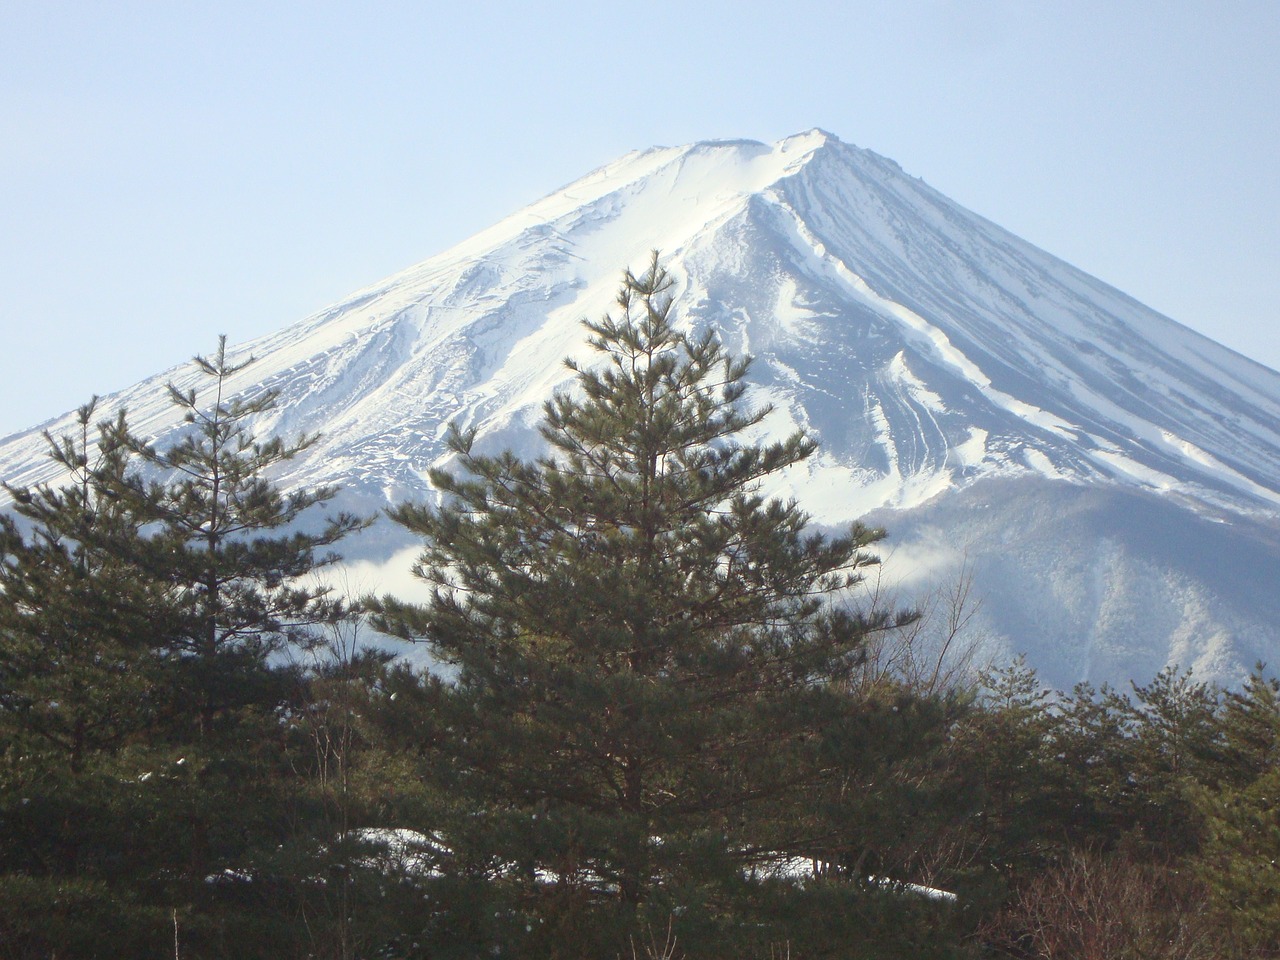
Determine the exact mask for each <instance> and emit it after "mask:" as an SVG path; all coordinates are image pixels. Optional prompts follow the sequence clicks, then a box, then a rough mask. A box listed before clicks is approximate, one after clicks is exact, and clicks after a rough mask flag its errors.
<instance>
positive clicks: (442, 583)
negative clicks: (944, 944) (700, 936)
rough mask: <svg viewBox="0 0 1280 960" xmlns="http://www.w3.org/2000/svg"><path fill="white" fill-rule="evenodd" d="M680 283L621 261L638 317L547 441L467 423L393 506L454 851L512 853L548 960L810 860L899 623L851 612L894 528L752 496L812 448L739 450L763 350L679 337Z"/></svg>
mask: <svg viewBox="0 0 1280 960" xmlns="http://www.w3.org/2000/svg"><path fill="white" fill-rule="evenodd" d="M672 287H673V280H672V278H671V277H670V276H668V274H667V273H666V272H665V271H664V270H663V269H662V268H661V267H660V266H659V264H658V260H657V257H656V255H655V257H654V259H653V261H652V262H651V264H650V265H649V268H648V270H647V271H646V272H644V273H643V274H642V275H639V276H636V275H634V274H632V273H630V272H628V273H626V275H625V277H624V282H623V286H622V290H621V293H620V295H619V298H618V305H619V309H620V315H619V316H617V317H613V316H606V317H605V318H604V319H602V320H600V321H599V322H588V323H586V327H587V329H588V331H589V333H590V341H589V342H590V343H591V345H592V346H593V347H594V348H595V349H596V350H597V351H598V352H599V353H600V354H601V355H602V356H603V358H604V363H603V364H601V365H600V366H599V367H579V366H576V365H574V364H572V363H570V367H571V369H573V370H574V371H575V372H576V374H577V389H576V390H575V391H574V392H571V393H561V394H559V395H557V396H556V397H555V398H554V399H553V400H552V401H550V402H548V403H547V404H546V406H545V408H544V419H543V423H542V426H541V434H542V437H543V438H544V439H545V440H546V442H547V444H548V445H549V447H550V450H551V452H550V453H549V454H548V455H546V456H544V457H542V458H541V459H538V460H536V461H532V462H530V461H525V460H521V459H519V458H517V457H515V456H514V455H512V454H510V453H502V454H498V455H495V456H490V455H483V454H481V453H478V452H476V450H475V448H474V440H475V437H474V434H473V433H471V432H464V431H455V432H454V433H453V435H452V437H451V441H450V442H451V446H452V449H453V451H454V453H455V454H456V456H457V459H458V462H459V463H460V465H461V467H462V469H463V471H464V473H465V475H457V474H454V473H451V472H447V471H440V470H438V471H434V472H433V473H432V475H431V478H432V481H433V483H434V484H435V485H436V487H437V488H438V489H439V490H440V491H442V493H443V495H444V498H445V499H444V502H443V505H442V506H440V507H431V506H422V505H405V506H402V507H400V508H398V509H397V510H395V511H394V513H393V517H394V518H395V519H396V520H397V521H398V522H400V523H401V524H403V525H404V526H405V527H407V528H408V529H410V530H412V531H414V532H415V533H417V534H419V535H421V536H422V537H423V538H424V539H425V542H426V548H425V552H424V553H423V555H422V557H421V559H420V561H419V563H418V564H417V566H416V567H415V572H416V573H417V574H418V575H419V576H420V577H422V578H423V579H424V580H426V581H427V582H428V583H430V584H431V585H432V586H433V588H434V591H433V594H432V598H431V600H430V601H429V602H428V603H427V604H426V605H424V606H421V607H415V606H412V605H408V604H403V603H400V602H397V601H395V600H393V599H384V600H383V601H381V602H380V603H379V604H378V605H377V606H378V609H379V611H380V623H381V625H382V626H383V627H384V628H386V629H391V630H394V631H395V632H397V633H399V634H401V635H403V636H406V637H410V638H420V639H425V640H427V641H428V642H429V643H430V644H431V647H432V650H433V652H434V653H435V654H436V655H437V656H438V657H439V658H440V659H441V660H442V661H443V662H444V663H446V664H448V665H449V667H450V668H451V669H452V671H453V679H452V680H451V681H450V682H448V683H439V682H437V684H436V687H435V691H436V692H435V697H436V698H437V699H438V701H439V709H438V712H437V717H438V719H437V721H436V722H435V724H434V725H433V727H432V729H431V730H430V731H429V732H424V738H429V739H431V740H432V741H434V742H435V743H436V744H438V747H439V749H438V752H437V753H435V754H434V755H433V756H434V760H433V766H432V774H431V775H432V776H434V777H436V778H438V779H439V780H440V781H441V783H442V786H444V787H446V788H448V791H450V792H451V793H452V794H453V795H454V796H456V797H457V798H458V799H459V805H460V806H461V807H462V808H464V810H465V813H464V814H463V815H460V816H458V817H457V818H456V819H455V820H454V821H453V822H452V823H451V824H450V826H451V827H452V828H453V829H452V833H451V834H450V836H449V841H450V843H451V844H452V845H453V848H454V851H455V854H456V858H455V861H454V863H455V866H459V865H465V866H469V867H470V868H471V869H472V870H473V872H476V873H478V872H481V871H489V872H490V873H492V871H493V870H494V868H495V865H497V864H509V865H511V867H510V869H505V868H504V869H503V870H501V871H500V874H501V876H502V878H503V879H502V883H506V884H507V885H508V886H509V887H510V889H511V891H512V899H511V901H510V902H511V903H512V904H514V905H515V906H514V907H513V908H512V910H513V914H512V915H513V916H515V915H517V914H518V915H521V916H523V915H526V914H525V913H521V911H525V912H526V913H527V915H528V916H529V921H528V926H529V927H530V928H531V930H532V931H533V932H532V933H531V934H530V935H529V944H528V949H530V950H531V951H533V952H535V953H536V952H539V951H541V952H545V953H550V954H555V952H556V948H555V943H557V942H560V943H562V944H563V943H564V942H565V937H567V936H568V935H567V934H565V933H563V931H562V930H561V928H557V930H558V931H560V932H557V933H555V934H552V933H550V932H549V931H550V930H551V928H553V927H555V926H556V924H558V923H563V924H565V925H567V927H571V928H573V929H575V930H578V931H579V933H581V931H582V930H583V929H584V928H585V927H587V926H591V927H592V928H593V929H595V930H597V931H598V930H600V929H602V928H601V927H600V926H599V924H600V923H601V920H600V917H601V915H600V914H599V912H598V910H597V909H596V908H597V906H598V905H599V904H602V903H613V904H615V906H616V910H615V911H614V915H615V916H617V917H619V918H621V921H622V923H623V926H622V927H621V928H620V929H628V927H626V924H628V923H632V922H635V921H636V918H637V917H638V916H639V917H641V918H643V917H645V916H647V917H649V918H650V920H651V921H653V922H656V923H659V924H661V925H665V923H666V922H667V916H668V914H671V913H678V914H680V916H681V923H682V924H683V927H684V928H685V929H686V930H688V929H692V928H693V927H694V926H695V925H696V923H697V922H698V918H702V919H703V920H705V921H706V922H708V923H712V924H714V923H715V922H716V921H717V911H718V910H721V909H725V910H728V909H729V908H727V907H722V906H720V905H719V904H721V901H722V898H723V897H725V896H727V895H728V894H727V891H729V890H731V889H733V888H735V886H740V885H741V883H742V878H743V876H744V870H750V869H752V868H754V869H755V870H756V871H757V872H758V873H759V872H767V869H768V868H769V866H770V864H772V863H774V862H776V861H777V860H778V859H780V858H781V857H783V856H785V855H787V854H788V853H790V852H794V851H796V850H798V849H805V848H806V847H807V845H808V844H809V843H811V838H810V837H809V836H807V835H806V833H805V831H806V830H807V829H809V827H808V823H807V818H806V817H802V816H799V815H797V808H798V805H800V804H801V803H802V802H803V798H804V797H805V795H806V792H807V791H809V790H811V789H813V788H814V787H815V786H816V785H817V784H820V783H823V782H825V780H826V779H828V778H830V777H831V776H834V766H833V765H831V764H825V765H824V763H823V762H821V753H822V751H821V749H820V746H819V741H820V740H821V736H822V733H823V731H824V729H825V728H826V727H827V725H829V724H830V723H832V722H834V721H835V720H837V719H838V718H840V717H841V716H843V715H844V714H845V713H846V712H847V711H848V710H849V708H850V698H849V695H848V692H847V690H848V687H847V685H846V684H845V681H847V680H848V679H849V677H850V676H851V674H852V672H853V671H854V670H855V669H856V667H857V665H858V663H859V659H860V647H861V644H862V642H863V640H864V638H866V637H867V636H868V634H869V633H871V632H872V631H876V630H881V629H885V628H887V627H889V626H891V625H892V624H893V623H894V622H896V621H895V617H894V616H893V615H890V614H888V613H879V614H874V615H860V614H858V613H855V612H854V611H853V609H852V608H851V607H850V606H849V605H847V604H841V603H839V602H836V601H837V599H838V598H839V597H840V596H841V595H842V592H843V591H845V590H847V589H848V588H849V587H851V586H853V585H854V584H856V583H857V582H858V581H859V580H860V577H861V573H860V571H862V570H863V569H864V568H865V567H866V566H868V565H869V564H873V563H875V562H876V561H875V558H874V557H873V556H872V555H871V554H869V553H868V552H867V551H866V548H867V547H869V546H870V545H872V544H873V543H874V542H876V540H878V539H879V538H880V536H881V534H880V532H879V531H874V530H868V529H865V528H863V527H861V526H857V525H855V526H854V527H853V529H852V530H851V531H850V532H849V533H847V534H846V535H844V536H838V537H834V538H826V537H824V536H821V535H818V534H814V533H810V532H808V531H807V521H808V518H807V516H806V514H805V513H804V512H803V511H802V510H801V509H800V508H799V507H798V506H797V505H796V504H795V503H793V502H786V501H781V500H771V499H767V498H765V497H764V496H763V495H762V494H761V493H760V492H759V486H760V483H761V481H763V480H764V479H765V478H767V477H769V476H771V475H773V474H775V473H777V472H778V471H780V470H783V469H785V468H787V467H790V466H792V465H794V464H796V463H799V462H801V461H803V460H804V459H805V458H807V457H809V456H810V455H812V453H813V452H814V449H815V445H814V443H813V441H812V440H810V439H808V438H807V437H805V436H804V435H802V434H800V433H796V434H794V435H792V436H790V437H788V438H787V439H785V440H783V441H780V442H776V443H770V444H763V445H762V444H755V443H750V442H746V441H744V439H743V436H744V434H745V433H747V432H748V431H750V430H751V429H752V428H755V427H757V426H758V425H760V424H761V423H762V422H763V421H764V419H765V418H766V417H767V416H768V415H769V413H770V410H769V408H768V407H760V408H756V409H748V408H747V407H745V405H744V395H745V392H746V383H745V380H744V377H745V375H746V372H747V367H748V362H747V361H745V360H736V359H733V358H732V357H730V356H728V355H727V353H726V352H725V350H724V348H723V347H722V346H721V344H720V343H719V341H718V340H717V339H716V338H715V336H714V335H712V334H710V333H708V334H706V335H703V336H697V337H695V336H691V335H689V334H686V333H683V332H681V331H680V330H679V329H678V328H677V326H676V324H675V322H674V318H673V307H674V304H673V300H672V297H671V289H672ZM898 619H899V620H906V619H908V618H907V617H906V616H905V615H903V616H902V617H899V618H898ZM442 815H443V814H442ZM459 869H461V866H459ZM548 879H550V880H551V882H549V883H547V882H540V881H546V880H548ZM498 886H501V883H499V884H498ZM575 917H578V918H579V919H577V920H575V919H573V918H575ZM582 917H589V918H591V919H590V920H582V919H581V918H582ZM719 919H721V920H723V919H724V917H723V916H720V918H719ZM513 923H515V925H516V927H517V928H519V927H521V926H522V924H521V923H520V922H519V921H513ZM540 938H541V939H540ZM538 944H541V946H539V945H538ZM569 944H570V945H568V946H563V947H562V949H563V950H564V951H565V952H566V953H568V954H573V953H574V951H580V950H582V949H583V946H582V944H581V943H574V942H573V941H571V940H570V941H569ZM613 948H614V949H616V948H617V946H616V944H615V945H614V947H613ZM575 955H578V954H575Z"/></svg>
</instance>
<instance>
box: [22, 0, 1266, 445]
mask: <svg viewBox="0 0 1280 960" xmlns="http://www.w3.org/2000/svg"><path fill="white" fill-rule="evenodd" d="M1278 50H1280V2H1277V0H1212V2H1197V0H1181V2H1178V0H1175V2H1171V3H1162V4H1157V3H1152V2H1150V0H1143V2H1129V0H1107V2H1094V0H1072V2H1054V0H877V2H857V0H844V2H819V0H791V2H789V3H787V4H785V5H784V4H782V3H781V2H774V3H763V2H749V0H739V2H698V0H685V2H681V3H675V2H665V0H649V2H646V3H642V4H607V3H601V2H599V0H594V2H563V3H556V2H550V0H548V2H543V3H531V2H509V3H498V2H483V0H472V2H469V3H462V2H457V0H451V2H448V3H436V2H429V0H419V2H383V0H362V2H361V3H358V4H357V3H350V2H329V0H308V2H303V0H296V2H291V3H285V2H276V0H252V2H239V0H218V2H216V3H199V4H197V3H194V2H185V0H162V2H160V0H157V2H137V0H114V2H111V3H106V2H87V0H86V2H69V0H41V2H30V3H27V2H21V0H0V333H3V338H2V339H0V435H3V434H7V433H10V432H13V431H15V430H18V429H20V428H23V427H26V426H31V425H33V424H35V423H38V422H40V421H42V420H45V419H47V418H48V417H51V416H54V415H56V414H59V413H62V412H64V411H66V410H69V409H71V408H73V407H75V406H77V405H78V404H80V403H82V402H83V401H85V400H87V399H88V398H89V396H90V395H92V394H94V393H107V392H110V391H112V390H116V389H119V388H122V387H124V386H127V385H129V384H131V383H133V382H135V381H137V380H139V379H141V378H142V377H144V376H146V375H149V374H152V373H156V372H159V371H161V370H164V369H166V368H168V367H171V366H173V365H174V364H177V363H181V362H182V361H183V360H184V359H186V358H188V357H189V356H190V355H191V354H193V353H198V352H207V351H208V350H209V349H211V348H212V347H213V345H214V343H215V341H216V337H217V335H218V334H219V333H226V334H228V335H229V337H230V338H231V340H232V341H241V340H245V339H248V338H250V337H254V336H258V335H260V334H264V333H268V332H271V331H274V330H277V329H279V328H281V327H283V326H286V325H288V324H289V323H291V322H293V321H296V320H299V319H301V318H303V317H304V316H306V315H307V314H309V313H312V312H313V311H315V310H318V309H320V308H322V307H324V306H326V305H328V304H330V303H332V302H333V301H335V300H337V299H339V298H341V297H342V296H344V295H345V294H347V293H350V292H351V291H353V290H355V289H357V288H359V287H362V286H365V285H367V284H369V283H372V282H374V281H376V280H378V279H381V278H382V277H383V276H385V275H387V274H390V273H393V272H395V271H397V270H399V269H402V268H404V267H407V266H409V265H411V264H413V263H415V262H417V261H419V260H422V259H425V258H426V257H428V256H430V255H432V254H435V253H438V252H440V251H442V250H444V249H446V248H447V247H449V246H451V245H452V244H454V243H456V242H458V241H460V240H462V239H465V238H466V237H467V236H469V235H470V234H472V233H474V232H476V231H477V230H480V229H482V228H484V227H485V226H488V225H489V224H490V223H492V222H493V221H495V220H497V219H499V218H500V217H502V216H504V215H506V214H508V213H511V212H514V211H515V210H516V209H518V208H519V207H521V206H523V205H525V204H527V203H529V202H532V201H533V200H536V199H538V198H539V197H541V196H543V195H544V194H546V193H549V192H550V191H552V190H554V189H556V188H557V187H560V186H562V185H564V184H565V183H567V182H569V181H570V180H573V179H575V178H577V177H578V176H580V175H582V174H585V173H587V172H588V171H590V170H591V169H593V168H595V167H597V166H599V165H600V164H602V163H605V162H607V161H609V160H611V159H613V158H614V157H616V156H619V155H621V154H623V153H625V152H627V151H629V150H633V149H637V148H644V147H649V146H654V145H658V144H662V145H673V144H681V143H688V142H691V141H695V140H705V139H716V138H744V137H745V138H752V139H757V140H776V139H779V138H781V137H784V136H787V135H789V134H792V133H796V132H799V131H801V130H805V129H808V128H810V127H814V126H820V127H823V128H824V129H826V130H829V131H831V132H832V133H835V134H836V135H837V136H839V137H840V138H841V139H843V140H845V141H847V142H850V143H856V144H857V145H859V146H863V147H869V148H871V149H873V150H875V151H876V152H878V153H881V154H884V155H886V156H889V157H892V158H893V159H895V160H896V161H898V162H899V163H900V164H901V165H902V166H903V168H904V169H906V170H907V171H908V172H909V173H912V174H914V175H916V176H919V177H922V178H923V179H924V180H926V181H927V182H928V183H930V184H931V185H932V186H934V187H936V188H937V189H939V190H941V191H942V192H943V193H945V194H947V195H949V196H951V197H952V198H953V199H955V200H957V201H958V202H960V203H962V204H964V205H965V206H967V207H969V208H970V209H972V210H975V211H976V212H978V213H980V214H982V215H984V216H986V217H987V218H989V219H991V220H994V221H995V222H997V223H999V224H1001V225H1002V226H1004V227H1006V228H1008V229H1010V230H1012V231H1013V232H1014V233H1017V234H1019V235H1020V236H1022V237H1024V238H1025V239H1027V240H1029V241H1031V242H1033V243H1035V244H1037V245H1039V246H1041V247H1043V248H1044V249H1046V250H1048V251H1050V252H1051V253H1054V254H1056V255H1058V256H1060V257H1062V258H1064V259H1066V260H1068V261H1070V262H1072V263H1074V264H1076V265H1077V266H1079V267H1081V268H1083V269H1085V270H1087V271H1089V272H1090V273H1093V274H1095V275H1096V276H1098V277H1100V278H1101V279H1103V280H1105V281H1107V282H1109V283H1111V284H1114V285H1115V286H1117V287H1119V288H1120V289H1122V290H1124V291H1125V292H1127V293H1129V294H1131V295H1133V296H1135V297H1137V298H1138V299H1139V300H1142V301H1144V302H1145V303H1147V304H1149V305H1151V306H1153V307H1155V308H1156V309H1158V310H1160V311H1162V312H1164V313H1166V314H1168V315H1169V316H1171V317H1173V318H1174V319H1175V320H1178V321H1180V322H1182V323H1185V324H1187V325H1188V326H1191V327H1193V328H1195V329H1197V330H1199V331H1201V332H1203V333H1206V334H1208V335H1209V336H1211V337H1213V338H1214V339H1216V340H1219V341H1221V342H1222V343H1225V344H1227V345H1228V346H1230V347H1233V348H1234V349H1236V350H1238V351H1240V352H1241V353H1244V354H1246V355H1248V356H1250V357H1252V358H1254V359H1255V360H1258V361H1260V362H1262V363H1265V364H1267V365H1268V366H1271V367H1273V368H1280V308H1278V307H1277V304H1278V303H1280V176H1278V175H1280V114H1278V111H1280V66H1278V61H1280V57H1278V55H1277V51H1278ZM621 266H623V265H621V264H619V267H620V268H621Z"/></svg>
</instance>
